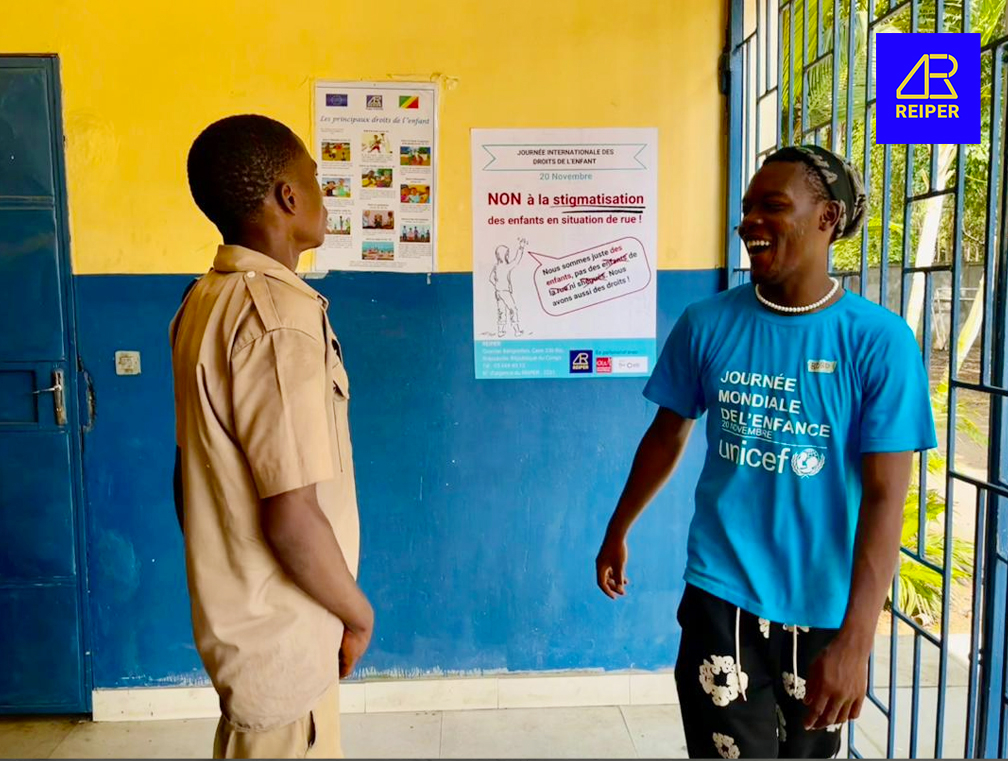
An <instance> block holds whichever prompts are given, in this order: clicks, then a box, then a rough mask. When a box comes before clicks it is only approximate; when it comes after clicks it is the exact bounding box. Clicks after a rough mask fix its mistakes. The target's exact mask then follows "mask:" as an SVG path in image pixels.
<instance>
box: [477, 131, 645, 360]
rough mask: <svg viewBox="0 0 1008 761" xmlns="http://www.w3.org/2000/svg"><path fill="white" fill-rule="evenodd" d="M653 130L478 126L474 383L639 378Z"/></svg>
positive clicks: (643, 343) (642, 340) (642, 358)
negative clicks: (495, 379) (488, 380)
mask: <svg viewBox="0 0 1008 761" xmlns="http://www.w3.org/2000/svg"><path fill="white" fill-rule="evenodd" d="M657 161H658V130H657V129H637V128H612V129H474V130H473V131H472V177H473V203H472V206H473V327H474V336H473V337H474V341H475V363H476V377H477V378H478V379H492V378H500V379H504V378H593V377H603V378H606V377H612V378H618V377H623V378H625V377H631V376H646V375H649V374H650V371H651V369H652V368H653V367H654V362H655V356H656V343H655V323H656V295H657V288H656V283H657V243H658V216H657V212H658V209H657V202H658V172H657Z"/></svg>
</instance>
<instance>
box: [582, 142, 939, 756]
mask: <svg viewBox="0 0 1008 761" xmlns="http://www.w3.org/2000/svg"><path fill="white" fill-rule="evenodd" d="M864 210H865V195H864V189H863V185H862V183H861V179H860V177H859V175H858V173H857V171H856V170H855V169H854V168H853V167H852V166H850V165H849V164H848V163H847V162H845V161H844V160H843V159H841V158H840V157H838V156H836V155H834V154H833V153H831V152H829V151H827V150H825V149H822V148H818V147H794V148H786V149H783V150H781V151H779V152H778V153H776V154H774V155H773V156H771V157H769V158H768V159H767V160H766V162H765V163H764V165H763V167H762V168H761V169H760V170H759V172H758V173H757V174H756V176H755V177H754V178H753V180H752V183H751V184H750V186H749V189H748V192H747V193H746V196H745V199H744V201H743V213H744V216H743V220H742V224H741V225H740V226H739V234H740V236H741V237H742V240H743V242H744V243H745V245H746V247H747V249H748V251H749V254H750V258H751V260H752V281H753V283H752V284H750V285H745V286H741V287H739V288H735V289H733V290H730V291H727V292H725V293H721V294H718V295H717V296H715V297H714V298H711V299H708V300H706V301H702V302H699V303H696V304H693V305H691V306H689V307H688V308H687V309H686V311H685V312H684V314H683V315H682V317H681V318H680V319H679V321H678V322H677V323H676V325H675V327H674V328H673V330H672V333H671V335H670V336H669V338H668V341H667V343H666V345H665V348H664V350H663V352H662V355H661V358H660V359H659V361H658V364H657V366H656V368H655V371H654V373H653V375H652V377H651V379H650V381H649V382H648V384H647V386H646V388H645V391H644V394H645V396H646V397H647V398H648V399H650V400H651V401H653V402H655V403H656V404H657V405H659V409H658V413H657V415H656V417H655V419H654V422H653V423H652V425H651V427H650V428H649V429H648V431H647V433H646V434H645V435H644V438H643V439H642V441H641V443H640V446H639V448H638V450H637V454H636V456H635V458H634V462H633V466H632V467H631V470H630V475H629V477H628V479H627V484H626V487H625V488H624V490H623V494H622V496H621V497H620V500H619V503H618V505H617V507H616V510H615V512H614V513H613V516H612V518H611V520H610V521H609V526H608V529H607V531H606V536H605V539H604V541H603V543H602V548H601V549H600V550H599V554H598V559H597V561H596V566H597V567H596V570H597V574H598V584H599V586H600V587H601V588H602V591H603V592H605V593H606V594H607V595H609V596H610V597H617V596H620V595H623V594H624V593H625V586H626V583H627V581H626V575H625V572H626V562H627V548H626V537H627V534H628V532H629V530H630V527H631V525H632V524H633V523H634V521H635V520H636V519H637V517H638V516H639V515H640V513H641V512H642V511H643V510H644V508H645V507H646V506H647V504H648V502H649V501H650V500H651V498H652V497H653V496H654V494H655V493H656V492H657V491H658V489H659V488H660V487H661V486H662V484H663V483H664V482H665V481H666V479H667V478H668V476H669V474H670V473H671V471H672V469H673V468H674V467H675V464H676V462H677V461H678V459H679V457H680V455H681V454H682V451H683V448H684V447H685V445H686V440H687V438H688V436H689V433H690V430H691V428H692V425H693V422H694V421H695V420H697V419H699V418H700V417H701V416H703V415H704V414H706V416H707V418H706V434H707V455H706V460H705V463H704V467H703V471H702V472H701V474H700V480H699V483H698V485H697V489H696V512H695V515H694V517H693V521H692V524H691V525H690V530H689V538H688V547H687V565H686V577H685V578H686V585H687V586H686V592H685V594H684V596H683V601H682V603H681V605H680V608H679V622H680V624H681V626H682V630H683V631H682V641H681V645H680V650H679V656H678V659H677V662H676V681H677V685H678V690H679V695H680V703H681V706H682V713H683V720H684V725H685V729H686V736H687V745H688V749H689V753H690V755H691V756H692V757H709V756H712V755H715V754H718V755H721V756H723V757H724V758H740V757H764V758H765V757H791V758H796V757H820V758H822V757H829V756H833V755H835V754H836V753H837V751H838V750H839V748H840V733H839V728H840V726H841V725H842V724H843V723H845V722H846V721H848V720H851V719H855V718H857V716H858V714H859V712H860V710H861V704H862V702H863V701H864V698H865V692H866V689H867V665H868V657H869V655H870V653H871V650H872V645H873V642H874V635H875V630H876V627H877V624H878V618H879V614H880V612H881V610H882V606H883V604H884V603H885V600H886V596H887V592H888V590H889V588H890V584H891V582H892V577H893V573H894V571H895V568H896V562H897V558H898V554H899V545H900V534H901V529H902V523H903V504H904V501H905V499H906V495H907V489H908V485H909V481H910V472H911V465H912V461H913V456H914V453H915V452H921V451H924V450H927V449H930V448H933V447H934V446H936V441H935V431H934V421H933V417H932V413H931V406H930V399H929V390H928V379H927V374H926V371H925V368H924V365H923V362H922V360H921V355H920V351H919V349H918V346H917V342H916V340H915V337H914V335H913V333H912V332H911V331H910V329H909V328H908V327H907V325H906V323H904V322H903V321H902V320H901V319H900V317H899V316H898V315H895V314H893V313H892V312H890V311H888V310H886V309H884V308H882V307H880V306H877V305H876V304H873V303H871V302H869V301H867V300H865V299H862V298H860V297H859V296H856V295H854V294H852V293H847V292H845V291H844V290H843V289H842V288H841V287H840V284H839V283H838V281H836V280H835V279H833V278H831V277H830V276H829V274H828V268H827V254H828V250H829V247H830V245H831V244H832V243H833V242H834V241H835V240H837V239H839V238H845V237H850V236H853V235H856V234H857V232H858V231H859V229H860V226H861V222H862V219H863V217H864Z"/></svg>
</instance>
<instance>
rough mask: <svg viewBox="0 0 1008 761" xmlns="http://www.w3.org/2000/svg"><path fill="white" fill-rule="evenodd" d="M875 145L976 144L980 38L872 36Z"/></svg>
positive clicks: (909, 35) (976, 35)
mask: <svg viewBox="0 0 1008 761" xmlns="http://www.w3.org/2000/svg"><path fill="white" fill-rule="evenodd" d="M875 40H876V46H875V51H876V61H875V85H876V86H875V95H876V103H875V142H876V143H877V144H879V145H906V144H909V143H923V144H934V143H967V144H975V143H979V142H980V132H981V126H980V124H981V123H980V35H979V34H954V33H948V32H944V33H940V34H934V33H920V32H918V33H915V34H899V33H880V34H877V35H876V36H875Z"/></svg>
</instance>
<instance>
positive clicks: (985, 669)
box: [725, 0, 1008, 758]
mask: <svg viewBox="0 0 1008 761" xmlns="http://www.w3.org/2000/svg"><path fill="white" fill-rule="evenodd" d="M972 1H973V0H901V1H899V2H893V0H777V5H776V7H774V6H773V5H772V2H773V0H749V2H745V0H732V2H731V20H730V27H729V45H728V48H727V49H726V58H725V60H726V62H727V72H726V73H727V74H728V76H727V94H728V103H729V120H728V124H729V131H730V134H729V145H730V150H729V172H728V185H727V191H728V199H727V219H726V223H727V224H726V232H727V234H728V239H727V243H726V249H727V251H726V253H727V264H728V267H727V283H728V285H729V287H733V286H736V285H740V284H742V283H744V282H746V281H747V279H748V260H747V257H746V256H745V254H744V252H743V250H742V247H741V243H740V241H739V240H738V238H737V236H736V235H735V234H734V231H735V228H736V226H737V224H738V222H739V221H740V220H741V198H742V195H743V193H744V191H745V188H746V186H747V185H748V182H749V180H750V179H751V178H752V176H753V174H754V173H755V172H756V171H757V170H758V168H759V166H760V165H761V163H762V161H763V159H765V158H766V156H767V155H769V153H771V152H772V151H773V150H776V149H777V148H778V147H780V146H782V145H786V144H793V143H794V142H796V140H808V141H810V142H815V143H816V144H822V145H828V146H829V147H830V148H832V149H833V150H835V151H838V152H841V153H843V154H845V155H846V156H847V157H848V158H850V159H852V160H855V161H857V162H859V163H860V168H861V170H862V175H863V177H864V180H865V184H866V187H868V188H872V187H875V188H876V193H875V195H876V196H877V197H876V198H874V199H873V201H872V203H871V206H870V212H869V217H870V218H871V219H872V221H873V223H874V225H873V227H872V228H869V229H866V231H865V233H864V234H863V235H862V237H861V240H860V241H859V245H858V246H857V251H856V254H855V256H856V258H858V259H859V261H858V262H857V264H856V265H852V264H851V263H850V261H851V260H850V259H849V258H847V259H845V260H844V263H843V264H842V265H838V264H837V263H836V262H834V261H833V257H832V256H831V261H830V268H831V272H832V274H833V275H834V276H836V277H840V278H842V282H843V285H844V287H845V288H847V289H853V290H856V291H858V292H860V293H861V294H862V295H863V296H865V297H868V298H872V299H876V298H877V301H878V302H879V303H880V304H882V305H884V306H887V307H889V308H894V309H896V310H898V311H899V313H900V314H901V315H903V316H904V317H906V316H907V314H908V312H909V311H910V307H911V306H912V305H913V306H914V308H915V310H917V311H919V317H918V318H917V319H918V320H919V322H918V326H919V327H920V336H921V352H922V359H923V360H924V361H925V362H927V363H928V366H929V367H930V364H931V362H930V360H931V359H932V348H933V346H934V351H935V352H937V351H941V352H942V353H943V354H944V353H945V352H947V377H946V378H945V380H944V381H943V383H945V384H947V385H946V386H945V390H944V391H943V392H942V397H941V399H940V400H939V401H941V402H942V403H943V404H944V405H945V406H946V411H945V412H944V419H943V420H940V421H939V422H943V423H944V427H945V434H944V436H943V442H942V443H943V445H944V449H945V461H946V463H947V465H946V467H945V468H944V473H943V474H942V475H941V477H940V478H934V477H933V476H932V475H931V474H930V473H929V471H928V467H927V466H928V460H927V457H920V458H919V459H918V462H917V468H916V469H915V472H916V480H917V483H918V486H919V491H918V498H917V501H916V505H913V507H916V514H912V513H909V512H908V516H912V520H913V525H914V527H915V533H916V536H915V537H913V538H912V540H911V544H912V546H910V547H903V548H902V550H901V553H900V557H901V562H906V563H911V564H918V565H919V566H920V567H921V568H923V569H926V570H927V571H929V572H931V573H932V574H937V576H938V577H939V578H940V580H941V595H940V598H941V599H940V615H939V616H938V625H937V626H934V627H931V626H926V625H924V624H923V623H922V621H921V620H919V619H918V618H917V617H916V616H915V615H914V614H913V613H912V612H909V613H908V612H907V611H904V610H902V609H901V607H900V575H899V574H897V575H896V576H895V577H894V580H893V585H892V590H891V614H890V622H891V625H890V627H889V646H888V651H889V663H888V671H889V674H888V676H889V683H888V690H887V694H880V693H879V692H878V689H877V685H876V679H875V677H876V675H877V671H878V669H877V668H876V660H875V658H873V659H872V662H871V663H870V665H869V693H868V699H867V704H866V705H870V706H871V707H872V710H877V711H879V712H880V713H881V715H882V716H883V718H884V719H885V721H886V725H887V726H886V730H885V733H884V736H882V737H875V738H870V737H868V735H867V734H866V731H865V730H863V729H862V730H860V731H859V730H858V729H857V727H855V726H854V725H852V726H850V727H849V731H848V754H849V755H850V757H852V758H862V757H865V756H866V755H867V756H871V755H874V753H875V752H877V750H878V749H882V748H884V751H885V753H886V755H888V756H893V755H895V754H897V753H900V754H904V753H909V755H911V756H916V755H917V754H918V752H924V753H927V754H929V755H934V756H939V757H940V756H942V755H943V754H944V753H945V751H946V745H947V742H946V741H947V740H948V737H947V736H946V735H947V729H948V727H946V721H945V719H946V716H948V717H949V718H950V719H955V718H956V717H958V715H959V713H958V710H957V711H954V712H953V711H951V709H950V706H949V702H948V686H949V683H950V677H949V671H950V664H951V663H952V660H951V657H950V644H949V643H950V637H951V634H952V633H951V629H950V620H951V614H952V612H953V611H952V600H951V593H950V590H951V588H952V587H953V585H954V584H956V583H957V581H956V579H957V576H956V573H957V572H956V565H955V562H956V561H955V560H954V557H953V549H954V546H955V542H956V541H959V540H960V538H959V537H958V536H957V535H956V526H955V522H954V518H955V510H954V508H955V501H956V499H957V494H959V493H962V490H963V489H966V488H971V489H974V490H975V492H976V497H975V500H974V501H973V502H974V503H975V504H971V507H972V509H974V510H975V516H974V517H975V522H974V526H973V529H972V531H971V532H970V534H971V535H970V537H969V539H971V540H972V542H973V556H972V562H971V564H970V565H971V571H972V584H971V586H970V588H969V593H970V597H971V601H970V605H969V614H970V622H969V626H968V628H969V633H968V635H967V636H968V637H969V643H970V654H969V658H968V663H967V664H966V666H965V677H966V682H967V685H966V692H967V697H966V704H965V706H964V709H965V710H964V713H965V719H966V721H965V728H964V731H965V735H964V737H963V739H962V744H961V745H959V743H958V742H956V743H955V744H956V746H957V747H958V748H961V750H962V752H963V754H964V755H965V756H967V757H973V756H983V755H997V754H999V753H1000V754H1001V755H1004V751H1005V750H1006V749H1008V748H1006V743H1008V737H1006V735H1008V671H1006V669H1008V653H1006V645H1008V637H1006V626H1005V620H1006V616H1008V608H1006V604H1008V557H1006V555H1005V552H1004V549H1003V548H1005V547H1008V461H1006V454H1008V366H1006V358H1005V355H1006V354H1008V338H1006V331H1005V325H1004V323H1005V317H1006V316H1008V241H1006V238H1008V234H1006V230H1005V225H1006V221H1005V218H1006V205H1008V200H1006V195H1008V193H1006V192H1005V188H1006V187H1008V167H1006V162H1005V158H1004V157H1005V142H1004V141H1005V124H1004V122H1005V110H1006V109H1005V98H1006V87H1005V71H1006V65H1005V64H1006V56H1008V37H1006V33H1008V13H1006V18H1005V25H1004V27H1003V28H1002V29H1001V30H1000V32H998V33H996V34H994V35H993V37H992V38H991V39H989V40H987V41H986V42H985V44H984V45H983V49H982V52H983V56H984V58H983V61H984V65H985V66H986V67H988V68H989V71H990V83H989V88H990V89H989V90H988V92H987V93H986V95H987V97H988V99H989V111H988V113H986V118H987V119H988V120H989V123H988V127H987V131H986V133H985V140H986V142H987V143H988V151H987V155H986V157H981V163H984V162H983V159H984V158H985V163H986V166H985V167H984V168H985V169H986V170H987V172H988V175H987V176H988V179H987V187H986V190H985V192H986V202H985V204H983V209H982V212H980V217H979V218H978V217H976V215H977V210H976V208H975V207H976V204H974V205H973V206H972V207H970V208H967V206H966V196H967V191H968V185H967V183H968V182H974V181H976V180H975V179H973V178H974V175H973V173H972V171H973V170H971V173H970V174H969V179H968V177H967V164H968V162H970V161H973V162H974V163H975V162H976V160H977V154H976V152H975V151H973V152H968V151H967V147H966V146H963V145H960V146H956V147H954V153H953V155H952V156H951V165H950V167H949V164H947V163H946V164H944V165H943V160H942V155H943V146H939V145H924V146H919V147H916V146H907V147H906V148H903V147H901V146H897V147H895V148H894V147H893V146H883V147H879V148H878V149H877V150H876V146H875V145H874V140H873V138H872V136H873V133H874V123H875V108H876V98H875V90H874V86H875V82H874V71H875V66H876V61H875V37H876V34H878V33H880V32H885V31H887V30H892V29H894V28H898V29H899V30H901V31H973V30H974V27H973V19H972V18H971V13H970V11H971V3H972ZM812 2H815V3H816V5H815V8H814V9H813V8H810V6H809V3H812ZM747 8H748V9H749V12H751V13H753V17H751V18H748V19H747V18H745V13H746V9H747ZM932 14H933V15H932ZM810 23H815V25H816V28H815V30H813V31H812V33H811V34H810V30H809V24H810ZM844 34H846V40H845V39H844V37H843V35H844ZM774 43H776V44H775V45H774ZM844 55H846V65H844V63H845V62H844V60H843V56H844ZM774 57H776V59H777V60H776V62H774V61H773V58H774ZM862 65H863V71H862V70H861V67H862ZM824 66H830V67H831V69H830V72H829V76H828V84H829V106H828V109H827V110H823V107H822V103H823V96H822V94H821V93H822V91H821V90H820V91H818V93H817V95H816V97H815V98H813V97H811V95H812V93H811V91H812V89H813V85H814V82H813V75H815V74H816V69H817V68H821V67H824ZM818 73H819V76H818V77H817V81H818V82H819V83H820V85H822V84H824V81H825V79H826V78H825V77H823V76H822V74H825V72H818ZM774 75H775V76H776V79H774ZM843 77H846V79H845V80H844V79H843ZM771 104H773V105H776V109H775V113H774V115H773V118H772V119H769V118H768V114H767V113H766V111H765V109H766V108H768V107H770V106H771ZM813 108H814V111H813ZM858 129H863V133H862V134H859V132H858ZM771 131H775V134H772V135H771V134H768V133H770V132H771ZM858 140H860V141H861V142H860V143H858ZM945 151H946V155H947V148H946V149H945ZM876 161H877V162H878V163H875V164H874V165H873V162H876ZM946 167H949V168H950V170H951V171H950V173H949V174H948V175H946V176H943V172H942V170H943V169H945V168H946ZM900 174H902V177H900ZM900 179H901V180H902V182H899V180H900ZM878 188H881V189H882V190H881V192H879V191H878ZM939 204H940V205H941V207H942V208H943V209H946V208H947V207H948V206H950V207H951V209H950V210H951V225H949V224H948V222H947V220H946V218H945V217H944V215H943V216H942V218H941V219H940V220H939V225H940V228H941V229H942V230H943V232H942V233H941V235H940V236H939V242H938V243H936V246H940V248H938V249H936V256H935V258H934V261H930V262H925V263H918V262H917V250H916V249H917V248H918V247H919V246H920V243H919V241H915V239H914V236H915V235H919V232H916V228H915V225H916V224H917V223H918V222H919V221H920V218H921V216H922V215H923V214H925V213H926V212H927V211H928V208H929V207H930V206H932V205H935V206H937V205H939ZM970 214H972V215H973V217H970V216H969V215H970ZM873 215H874V216H873ZM983 215H986V219H985V220H982V227H981V228H980V231H979V232H977V230H976V221H977V219H982V217H983ZM896 220H899V222H900V223H901V226H897V225H894V224H893V223H894V221H896ZM967 223H969V224H971V225H972V226H973V227H972V228H971V229H973V230H974V232H973V233H972V234H971V235H970V244H969V245H970V251H971V259H970V262H971V264H970V268H971V270H972V269H973V264H972V262H973V260H974V259H976V258H978V255H979V259H980V261H979V265H980V272H981V273H982V281H983V284H982V286H980V285H978V286H977V287H976V288H974V287H973V285H972V284H971V282H967V281H966V280H965V275H966V261H967V260H966V249H965V238H964V230H965V229H966V227H967ZM948 228H950V229H948ZM897 247H898V248H897ZM895 251H898V252H899V254H898V264H897V263H892V264H890V254H891V252H895ZM891 269H892V270H894V272H893V273H890V270H891ZM896 270H898V273H897V272H896ZM890 274H892V275H893V276H898V277H899V281H898V282H895V281H894V285H895V287H896V293H897V295H896V298H895V300H893V299H891V297H890V291H891V290H892V289H891V288H890ZM873 277H877V281H873ZM936 278H940V280H936ZM876 282H877V290H876ZM944 283H949V285H944ZM946 292H948V294H949V295H948V297H947V298H946V296H945V293H946ZM919 301H922V302H923V303H922V304H919V305H918V302H919ZM963 302H965V303H963ZM974 302H978V303H979V305H981V306H982V307H983V310H982V315H983V316H982V319H981V320H980V326H979V335H978V336H977V339H976V344H975V345H974V346H973V350H972V351H971V352H970V354H971V355H972V354H973V353H974V352H975V351H976V348H977V346H979V368H978V370H977V371H976V373H975V379H974V378H973V377H962V376H961V373H960V366H961V364H962V362H963V360H965V359H966V357H965V356H960V354H961V351H960V346H959V342H960V337H961V335H962V327H963V324H962V323H963V316H964V311H965V310H972V309H973V303H974ZM946 316H947V323H948V324H947V328H946V327H945V320H946ZM935 335H938V336H939V341H940V345H939V344H934V343H933V339H934V336H935ZM943 372H944V371H943ZM970 372H971V373H973V371H972V370H971V371H970ZM932 380H935V379H932ZM963 394H966V395H972V397H973V398H975V399H982V400H983V404H985V405H989V408H990V420H989V426H988V436H989V446H988V448H987V457H988V462H987V474H986V477H975V476H974V475H971V474H968V473H966V472H963V470H962V469H961V467H959V465H958V464H957V457H959V456H960V453H959V452H957V440H956V433H957V431H958V423H959V407H960V405H961V401H962V400H963V399H964V398H966V397H964V396H963ZM929 476H931V477H932V479H933V480H934V482H935V484H938V485H940V486H941V487H943V488H944V492H945V494H944V503H945V505H944V507H945V509H944V511H943V514H942V517H941V518H940V519H939V520H937V521H932V520H931V519H929V517H928V514H927V509H928V496H927V492H928V489H929V486H930V485H929V483H928V481H929ZM960 487H961V488H960ZM911 504H912V503H911ZM929 532H930V533H929ZM932 537H933V538H939V539H940V542H939V543H938V545H937V547H938V549H933V548H932V545H931V543H930V538H932ZM901 631H907V632H909V638H910V642H911V643H912V648H913V649H912V654H911V656H910V657H911V659H912V660H911V663H910V665H911V667H912V671H911V677H912V678H911V681H910V683H909V685H908V687H909V689H908V690H907V689H906V688H905V686H904V685H901V684H900V682H899V677H900V671H901V670H900V669H899V668H898V666H899V658H900V657H901V651H900V647H899V641H900V640H899V638H898V635H899V634H900V633H901ZM931 649H934V650H935V651H936V652H937V664H938V665H937V694H936V696H935V701H934V703H935V705H934V711H935V715H934V721H933V726H934V735H933V745H929V742H930V740H931V739H932V738H931V737H925V735H930V732H929V731H928V727H929V725H931V724H932V722H931V721H929V719H930V718H931V717H930V716H928V715H927V714H928V713H929V711H930V703H931V701H930V700H927V701H925V700H924V698H923V692H922V690H923V689H929V690H930V689H933V688H931V687H926V686H925V685H924V683H923V680H922V676H921V668H922V664H923V662H924V660H925V658H924V656H925V654H926V653H927V652H929V651H930V650H931ZM903 657H905V654H903ZM904 691H905V692H904ZM906 692H908V693H909V700H908V701H907V700H906V698H904V697H903V695H904V694H905V693H906ZM907 724H908V726H907ZM922 729H923V731H924V734H922V733H921V730H922ZM862 738H863V739H864V741H865V742H870V741H871V740H872V739H874V741H875V742H876V744H877V745H878V746H879V748H877V749H872V748H870V747H867V748H861V747H859V745H858V744H859V742H860V741H861V740H862ZM925 740H927V741H928V742H925Z"/></svg>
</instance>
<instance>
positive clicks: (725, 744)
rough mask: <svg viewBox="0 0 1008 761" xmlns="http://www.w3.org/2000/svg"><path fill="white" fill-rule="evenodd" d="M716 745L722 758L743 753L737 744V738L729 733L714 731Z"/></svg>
mask: <svg viewBox="0 0 1008 761" xmlns="http://www.w3.org/2000/svg"><path fill="white" fill-rule="evenodd" d="M714 747H715V748H716V749H717V752H718V755H720V756H721V758H738V757H739V756H740V755H741V754H740V753H739V748H738V746H737V745H736V744H735V738H734V737H729V736H728V735H722V734H718V733H717V732H715V733H714Z"/></svg>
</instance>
